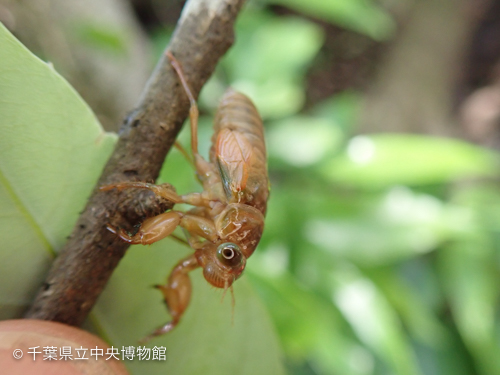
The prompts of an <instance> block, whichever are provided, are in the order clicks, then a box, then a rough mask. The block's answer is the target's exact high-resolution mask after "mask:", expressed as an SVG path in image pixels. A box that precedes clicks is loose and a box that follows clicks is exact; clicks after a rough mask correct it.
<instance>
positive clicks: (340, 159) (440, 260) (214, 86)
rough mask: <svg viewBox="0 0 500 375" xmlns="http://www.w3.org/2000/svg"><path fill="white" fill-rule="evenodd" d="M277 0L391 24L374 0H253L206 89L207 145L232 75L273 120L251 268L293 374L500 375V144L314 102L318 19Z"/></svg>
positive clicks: (387, 31)
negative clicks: (266, 194) (308, 91)
mask: <svg viewBox="0 0 500 375" xmlns="http://www.w3.org/2000/svg"><path fill="white" fill-rule="evenodd" d="M268 3H272V4H280V5H283V6H286V7H288V8H289V9H293V10H294V11H296V12H297V13H303V14H305V15H306V16H313V17H315V18H317V19H321V20H326V21H330V22H335V23H337V24H339V25H341V26H343V27H348V28H351V29H352V30H355V31H357V32H361V33H365V34H367V35H369V36H371V37H372V38H374V39H384V38H387V37H388V36H389V35H391V33H392V32H393V28H394V25H393V21H392V20H391V18H390V17H389V16H388V14H386V13H384V12H383V10H382V9H381V8H379V7H378V6H376V5H375V3H374V2H371V1H364V0H359V1H347V0H345V1H340V0H339V1H319V0H317V1H302V2H301V1H295V0H273V1H269V2H254V3H250V4H248V7H247V9H246V10H245V12H244V13H243V14H242V15H241V17H240V19H239V21H238V24H237V32H236V36H237V42H236V44H235V46H234V47H233V48H232V49H231V50H230V52H229V53H228V55H227V56H226V57H225V58H224V60H223V61H222V63H221V64H220V68H219V69H218V71H217V73H216V74H215V75H214V77H213V78H212V79H211V81H210V82H209V83H208V84H207V85H206V86H205V88H204V90H203V91H202V94H201V97H200V107H201V109H202V113H203V114H205V115H203V116H202V119H201V130H200V142H201V149H202V150H205V152H206V151H207V150H208V148H209V140H210V135H211V118H212V115H213V112H214V111H215V108H216V106H217V101H218V98H219V97H220V96H221V95H222V93H223V91H224V89H225V88H226V87H227V86H229V85H230V86H233V87H235V88H237V89H238V90H241V91H243V92H245V93H246V94H248V95H249V96H250V97H251V98H252V99H253V100H254V101H255V103H256V105H257V107H258V108H259V110H260V112H261V114H262V117H263V119H264V122H265V128H266V137H267V138H266V141H267V147H268V153H269V173H270V176H271V181H272V189H271V197H270V201H269V209H268V214H267V218H266V230H265V233H264V237H263V239H262V241H261V244H260V245H259V248H258V250H257V251H256V253H255V254H254V255H253V256H252V258H251V259H250V261H249V263H248V272H247V273H246V275H247V276H246V277H248V278H249V279H250V280H251V282H252V284H253V285H254V286H255V287H256V288H257V291H258V292H259V294H260V296H261V297H262V299H263V300H264V301H265V303H266V305H267V306H268V308H269V311H270V312H271V314H272V317H273V319H274V323H275V325H276V327H277V330H278V333H279V335H280V337H281V343H282V346H283V348H284V350H285V353H286V361H287V364H288V370H289V373H290V374H296V375H299V374H300V375H305V374H317V375H323V374H345V375H369V374H370V375H371V374H373V375H379V374H380V375H382V374H398V375H407V374H408V375H418V374H420V375H423V374H426V375H448V374H450V375H451V374H453V375H457V374H464V375H465V374H481V375H489V374H491V375H493V374H499V373H500V357H499V356H498V353H499V352H500V345H499V339H500V338H499V334H500V330H499V322H498V316H499V309H498V301H499V292H498V287H497V285H498V284H499V276H498V275H499V266H500V263H499V261H500V257H499V247H500V191H499V189H498V183H497V178H496V177H497V172H496V171H497V170H498V155H497V154H496V153H495V152H492V151H488V150H485V149H482V148H479V147H477V146H474V145H471V144H467V143H465V142H462V141H458V140H450V139H441V138H434V137H431V136H424V135H420V136H416V135H402V134H380V135H376V136H375V135H373V136H364V135H363V136H360V135H357V136H354V134H355V132H356V129H355V124H356V118H357V115H358V113H359V111H360V108H361V103H360V95H359V94H358V93H356V92H345V93H341V94H339V95H336V96H334V97H332V98H329V99H327V100H325V101H324V102H323V103H318V104H317V105H315V106H314V107H312V108H310V109H308V110H307V111H304V110H303V106H304V99H305V84H304V83H305V79H306V78H305V74H306V72H307V70H308V68H309V67H310V66H311V64H312V63H313V60H314V58H315V56H316V55H317V53H318V51H319V49H320V48H321V46H322V42H323V39H324V35H323V29H322V28H321V27H319V26H318V25H317V24H316V23H313V22H312V21H311V20H308V19H307V17H300V15H299V14H296V15H285V16H283V15H280V16H278V15H275V14H273V13H271V12H270V11H269V10H268V8H266V7H265V6H264V5H266V4H268ZM181 142H183V143H185V144H186V145H187V144H188V143H189V134H188V131H187V130H186V129H185V131H184V132H183V134H182V135H181ZM186 170H188V167H187V164H185V162H184V161H183V160H182V157H181V156H180V155H179V154H178V153H173V154H172V155H170V156H169V159H168V161H167V165H166V167H165V169H164V173H163V175H162V179H163V180H165V181H169V182H171V183H173V184H174V185H176V186H178V187H180V188H179V190H180V191H181V192H185V191H190V190H193V189H196V188H197V187H196V186H195V185H194V182H193V180H192V176H191V173H186Z"/></svg>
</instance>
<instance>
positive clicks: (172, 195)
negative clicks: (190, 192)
mask: <svg viewBox="0 0 500 375" xmlns="http://www.w3.org/2000/svg"><path fill="white" fill-rule="evenodd" d="M130 188H135V189H148V190H151V191H152V192H153V193H155V194H156V195H158V196H160V197H163V198H165V199H167V200H169V201H171V202H174V203H183V200H182V198H181V197H180V196H179V195H178V194H177V193H176V192H175V191H173V190H172V189H170V188H168V187H166V186H164V185H155V184H150V183H147V182H140V181H130V182H119V183H117V184H110V185H103V186H101V187H99V190H101V191H108V190H113V189H117V190H123V189H130Z"/></svg>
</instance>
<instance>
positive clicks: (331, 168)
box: [321, 134, 498, 189]
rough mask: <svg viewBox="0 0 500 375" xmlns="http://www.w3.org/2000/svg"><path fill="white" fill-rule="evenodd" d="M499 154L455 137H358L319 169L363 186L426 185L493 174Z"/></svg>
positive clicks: (334, 177) (382, 135) (365, 187)
mask: <svg viewBox="0 0 500 375" xmlns="http://www.w3.org/2000/svg"><path fill="white" fill-rule="evenodd" d="M497 159H498V157H497V156H496V155H495V154H494V153H493V152H491V151H487V150H485V149H481V148H480V147H477V146H473V145H471V144H468V143H465V142H461V141H458V140H452V139H444V138H431V137H426V136H420V135H399V134H379V135H373V136H358V137H355V138H353V139H351V141H350V142H349V144H348V146H347V149H346V150H345V152H344V153H342V154H341V155H339V156H338V157H336V158H333V159H332V160H331V161H330V162H328V163H326V164H325V165H324V166H323V167H322V169H321V171H322V173H323V174H324V175H325V177H327V178H329V179H331V180H332V181H334V182H337V183H341V184H346V185H352V186H356V187H360V188H364V189H380V188H383V187H387V186H390V185H394V184H401V185H425V184H438V183H444V182H449V181H452V180H455V179H459V178H464V177H473V176H491V175H493V174H494V172H495V170H496V167H497V162H498V161H497Z"/></svg>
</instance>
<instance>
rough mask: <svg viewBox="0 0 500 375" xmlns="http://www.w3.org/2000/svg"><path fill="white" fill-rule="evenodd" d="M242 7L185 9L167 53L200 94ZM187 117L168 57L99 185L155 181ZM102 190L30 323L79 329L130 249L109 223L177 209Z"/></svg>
mask: <svg viewBox="0 0 500 375" xmlns="http://www.w3.org/2000/svg"><path fill="white" fill-rule="evenodd" d="M243 2H244V0H190V1H188V2H187V3H186V5H185V7H184V10H183V13H182V15H181V18H180V20H179V22H178V24H177V28H176V30H175V32H174V35H173V36H172V39H171V42H170V45H169V46H168V47H167V50H170V51H171V52H172V53H173V55H174V56H175V57H176V58H177V59H178V60H179V61H180V62H181V63H182V66H183V69H184V72H185V75H186V76H187V79H188V80H189V83H190V86H191V88H192V90H193V94H194V95H195V96H198V94H199V92H200V90H201V87H202V86H203V84H204V83H205V82H206V81H207V79H208V78H209V77H210V75H211V74H212V72H213V71H214V69H215V66H216V64H217V61H218V60H219V59H220V58H221V57H222V56H223V55H224V53H225V52H226V51H227V49H228V48H229V47H230V46H231V44H232V42H233V34H234V32H233V25H234V21H235V19H236V16H237V14H238V12H239V11H240V9H241V7H242V5H243ZM188 111H189V101H188V99H187V97H186V95H185V93H184V91H183V89H182V87H181V86H180V84H179V81H178V77H177V76H176V74H175V72H174V71H173V69H172V68H171V66H170V64H169V61H168V59H167V58H166V57H165V56H163V58H162V59H161V60H160V61H159V63H158V65H157V67H156V69H155V71H154V72H153V74H152V76H151V78H150V80H149V82H148V84H147V86H146V88H145V91H144V93H143V95H142V98H141V99H140V101H139V105H138V106H137V108H136V109H135V110H134V111H133V112H132V113H131V114H130V115H129V116H128V117H127V118H126V119H125V122H124V125H123V127H122V129H121V132H120V138H119V140H118V143H117V145H116V148H115V150H114V152H113V154H112V155H111V157H110V159H109V161H108V163H107V164H106V167H105V168H104V171H103V173H102V175H101V178H100V179H99V182H98V184H97V186H101V185H105V184H110V183H114V182H119V181H137V180H141V181H153V180H156V178H157V177H158V174H159V172H160V169H161V166H162V163H163V161H164V159H165V156H166V154H167V153H168V151H169V150H170V148H171V147H172V145H173V144H174V142H175V138H176V136H177V134H178V132H179V131H180V129H181V126H182V124H183V122H184V120H185V119H186V117H187V115H188ZM97 186H96V188H95V189H94V191H93V193H92V196H91V197H90V199H89V201H88V203H87V206H86V207H85V210H84V211H83V212H82V214H81V215H80V218H79V219H78V221H77V223H76V225H75V227H74V229H73V232H72V234H71V236H70V238H69V240H68V242H67V243H66V245H65V246H64V248H63V249H62V250H61V252H60V255H59V256H58V257H57V259H56V260H55V261H54V263H53V265H52V268H51V270H50V272H49V275H48V276H47V279H46V281H45V283H44V285H43V287H42V289H41V290H40V291H39V293H38V295H37V297H36V299H35V301H34V303H33V305H32V306H31V308H30V309H29V310H28V312H27V313H26V315H25V317H26V318H33V319H44V320H52V321H58V322H62V323H66V324H70V325H74V326H80V325H81V324H82V323H83V321H84V320H85V318H86V316H87V314H88V313H89V312H90V310H91V309H92V307H93V306H94V304H95V302H96V300H97V297H98V296H99V294H100V293H101V291H102V290H103V288H104V286H105V285H106V283H107V281H108V279H109V277H110V276H111V273H112V272H113V270H114V268H115V267H116V266H117V265H118V262H119V261H120V259H121V258H122V257H123V256H124V254H125V251H126V250H127V248H128V245H127V244H125V243H124V242H122V241H119V240H117V238H116V236H115V235H114V234H112V233H110V232H109V231H108V230H107V229H106V224H107V223H112V224H114V225H116V226H119V227H124V228H128V229H131V228H132V227H133V225H135V224H137V222H138V221H139V220H140V218H141V217H143V216H145V215H154V214H156V213H159V212H161V211H164V210H165V209H166V208H168V207H169V206H170V203H169V202H167V201H161V200H158V199H157V198H155V197H153V196H151V195H147V194H146V193H145V192H137V191H134V190H125V191H123V192H121V193H118V192H114V193H113V192H99V191H98V189H97ZM138 198H139V200H138ZM137 202H141V205H140V206H138V203H137Z"/></svg>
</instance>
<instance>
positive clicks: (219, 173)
mask: <svg viewBox="0 0 500 375" xmlns="http://www.w3.org/2000/svg"><path fill="white" fill-rule="evenodd" d="M167 56H168V58H169V59H170V62H171V65H172V67H173V68H174V69H175V71H176V72H177V75H178V77H179V79H180V81H181V83H182V85H183V87H184V90H185V92H186V94H187V96H188V98H189V100H190V103H191V108H190V122H191V149H192V154H193V164H194V167H195V169H196V172H197V175H198V179H199V181H200V182H201V184H202V186H203V192H202V193H190V194H185V195H178V194H177V193H176V192H174V191H173V190H172V189H169V188H168V187H165V186H162V185H154V184H150V183H146V182H122V183H116V184H111V185H105V186H101V188H100V189H101V190H103V191H107V190H111V189H119V190H121V189H127V188H139V189H148V190H151V191H153V192H154V193H155V194H157V195H158V196H161V197H163V198H166V199H168V200H170V201H172V202H174V203H176V204H177V203H187V204H189V205H192V206H193V208H192V209H190V210H188V211H187V212H182V211H178V210H175V209H172V210H170V211H168V212H165V213H163V214H160V215H158V216H155V217H151V218H148V219H146V220H145V221H144V222H143V223H142V225H141V227H140V228H139V230H138V231H137V233H136V234H134V235H130V234H128V233H127V232H125V231H124V230H123V229H120V230H118V229H117V228H114V227H113V226H111V225H108V229H109V230H110V231H112V232H113V233H116V234H117V235H118V236H119V237H120V238H121V239H122V240H124V241H126V242H128V243H130V244H143V245H147V244H152V243H154V242H157V241H159V240H161V239H163V238H165V237H167V236H169V235H171V234H172V232H173V231H174V229H175V228H176V227H177V226H180V227H182V228H183V229H184V232H185V233H186V237H187V242H188V244H189V246H190V247H191V248H192V249H193V250H194V253H193V254H192V255H190V256H188V257H187V258H185V259H182V260H181V261H180V262H179V263H177V265H176V266H175V267H174V269H173V270H172V272H171V273H170V276H169V277H168V280H167V282H166V284H164V285H158V286H157V288H158V289H160V290H161V292H162V293H163V296H164V298H165V302H166V304H167V306H168V309H169V311H170V314H171V316H172V320H171V321H170V322H169V323H167V324H165V325H164V326H162V327H160V328H158V329H157V330H156V331H154V332H153V334H152V335H150V336H149V337H148V338H150V337H153V336H157V335H161V334H163V333H166V332H169V331H170V330H172V329H173V328H174V327H175V326H176V325H177V324H178V323H179V321H180V319H181V317H182V315H183V313H184V311H185V310H186V308H187V306H188V304H189V301H190V298H191V281H190V279H189V276H188V273H189V272H190V271H192V270H195V269H197V268H199V267H201V268H202V269H203V275H204V277H205V279H206V280H207V281H208V282H209V283H210V284H211V285H213V286H214V287H217V288H223V289H224V290H225V291H226V290H227V289H229V288H232V284H233V283H234V281H235V280H237V279H238V278H239V277H240V276H241V275H242V273H243V270H244V269H245V265H246V262H247V259H248V258H249V257H250V256H251V255H252V253H253V252H254V250H255V248H256V247H257V244H258V243H259V240H260V238H261V236H262V231H263V229H264V216H265V214H266V206H267V199H268V196H269V180H268V174H267V158H266V146H265V142H264V128H263V126H262V120H261V118H260V116H259V113H258V112H257V109H256V108H255V106H254V105H253V103H252V102H251V100H250V99H249V98H248V97H246V96H245V95H243V94H241V93H238V92H236V91H234V90H233V89H231V88H230V89H228V90H227V91H226V92H225V94H224V96H223V97H222V99H221V101H220V105H219V107H218V109H217V112H216V116H215V120H214V135H213V137H212V147H211V149H210V155H209V158H210V161H206V160H205V159H204V158H203V157H202V156H201V155H200V154H199V153H198V138H197V137H198V135H197V134H198V132H197V130H198V125H197V124H198V108H197V105H196V101H195V100H194V97H193V95H192V93H191V90H190V88H189V85H188V84H187V82H186V79H185V77H184V74H183V71H182V69H181V66H180V64H179V62H178V61H177V60H176V59H175V58H174V57H173V55H172V54H171V53H170V52H168V53H167ZM231 291H232V289H231Z"/></svg>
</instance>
